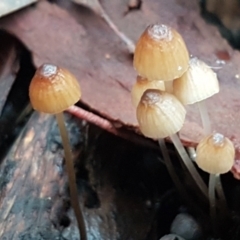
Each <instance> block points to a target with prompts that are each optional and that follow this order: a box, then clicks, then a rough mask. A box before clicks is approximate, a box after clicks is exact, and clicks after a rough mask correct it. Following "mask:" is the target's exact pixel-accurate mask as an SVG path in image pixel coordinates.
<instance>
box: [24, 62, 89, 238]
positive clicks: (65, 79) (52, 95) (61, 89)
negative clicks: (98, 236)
mask: <svg viewBox="0 0 240 240" xmlns="http://www.w3.org/2000/svg"><path fill="white" fill-rule="evenodd" d="M29 97H30V101H31V104H32V106H33V108H34V109H35V110H36V111H39V112H43V113H49V114H55V116H56V118H57V122H58V126H59V130H60V134H61V137H62V142H63V148H64V153H65V162H66V168H67V174H68V178H69V188H70V199H71V204H72V207H73V209H74V212H75V215H76V219H77V223H78V227H79V231H80V238H81V240H86V239H87V235H86V228H85V223H84V219H83V215H82V212H81V208H80V206H79V202H78V192H77V186H76V177H75V171H74V165H73V159H72V153H71V149H70V145H69V139H68V134H67V130H66V126H65V124H64V116H63V111H64V110H66V109H67V108H68V107H70V106H71V105H73V104H75V103H76V102H78V101H79V99H80V97H81V90H80V86H79V83H78V81H77V79H76V78H75V77H74V76H73V75H72V74H71V73H70V72H69V71H68V70H67V69H63V68H59V67H57V66H55V65H52V64H43V65H42V66H40V67H39V68H38V69H37V71H36V73H35V75H34V77H33V79H32V81H31V84H30V87H29Z"/></svg>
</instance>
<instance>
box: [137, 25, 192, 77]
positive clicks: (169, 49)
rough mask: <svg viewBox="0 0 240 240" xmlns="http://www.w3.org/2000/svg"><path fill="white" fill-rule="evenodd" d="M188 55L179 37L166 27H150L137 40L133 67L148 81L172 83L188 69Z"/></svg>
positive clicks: (174, 31) (175, 32)
mask: <svg viewBox="0 0 240 240" xmlns="http://www.w3.org/2000/svg"><path fill="white" fill-rule="evenodd" d="M188 61H189V54H188V50H187V48H186V45H185V43H184V41H183V39H182V37H181V35H180V34H179V33H178V32H177V31H176V30H174V29H172V28H170V27H168V26H166V25H157V24H156V25H150V26H149V27H147V29H146V30H145V31H144V33H143V34H142V36H141V37H140V38H139V40H138V42H137V45H136V50H135V54H134V60H133V65H134V67H135V69H136V71H137V72H138V74H139V75H140V76H142V77H146V78H148V79H149V80H162V81H172V80H173V79H175V78H178V77H180V76H182V74H183V73H184V72H185V71H186V70H187V68H188Z"/></svg>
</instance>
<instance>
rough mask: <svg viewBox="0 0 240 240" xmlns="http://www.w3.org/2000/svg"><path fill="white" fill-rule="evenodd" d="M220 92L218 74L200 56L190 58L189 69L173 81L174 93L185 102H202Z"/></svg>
mask: <svg viewBox="0 0 240 240" xmlns="http://www.w3.org/2000/svg"><path fill="white" fill-rule="evenodd" d="M218 92H219V83H218V79H217V74H216V73H215V72H213V70H212V69H211V68H210V67H209V66H208V65H207V64H206V63H204V62H203V61H201V60H199V59H198V58H192V59H190V61H189V68H188V70H187V71H186V72H185V73H184V74H183V75H182V76H181V77H180V78H178V79H176V80H174V82H173V93H174V95H175V96H176V97H177V98H178V99H179V100H180V101H181V102H182V103H183V104H193V103H196V102H200V101H202V100H205V99H207V98H209V97H211V96H213V95H214V94H216V93H218Z"/></svg>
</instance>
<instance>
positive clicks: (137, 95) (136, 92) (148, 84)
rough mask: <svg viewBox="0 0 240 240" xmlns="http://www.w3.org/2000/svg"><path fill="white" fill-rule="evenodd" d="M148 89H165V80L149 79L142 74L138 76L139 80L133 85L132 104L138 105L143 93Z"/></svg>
mask: <svg viewBox="0 0 240 240" xmlns="http://www.w3.org/2000/svg"><path fill="white" fill-rule="evenodd" d="M147 89H159V90H165V86H164V82H163V81H149V80H148V79H147V78H143V77H141V76H137V80H136V82H135V84H134V85H133V87H132V91H131V97H132V104H133V106H134V107H137V105H138V103H139V101H140V99H141V97H142V95H143V93H144V92H145V91H146V90H147Z"/></svg>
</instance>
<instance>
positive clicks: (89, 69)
mask: <svg viewBox="0 0 240 240" xmlns="http://www.w3.org/2000/svg"><path fill="white" fill-rule="evenodd" d="M101 2H102V4H103V7H104V9H105V10H106V12H107V14H109V16H110V17H111V19H113V21H114V22H115V23H117V25H118V27H119V28H120V29H122V30H123V29H124V31H125V33H126V34H127V35H128V36H130V37H131V38H132V39H134V40H135V41H136V40H137V38H138V37H139V35H140V34H141V32H142V31H143V30H144V29H145V27H146V25H147V24H150V23H155V22H160V23H166V24H168V25H171V26H172V27H175V28H176V29H177V30H178V31H179V32H180V33H181V34H182V35H183V38H184V39H185V41H186V43H187V46H188V48H189V51H190V53H191V54H192V55H194V56H197V57H199V58H201V59H202V60H204V61H206V62H207V63H208V64H209V65H210V66H212V67H216V69H215V70H216V71H217V74H218V76H219V80H220V84H221V91H220V93H219V94H218V95H216V96H214V97H213V98H211V99H209V101H208V102H207V104H208V107H209V112H210V117H211V119H212V126H213V129H214V130H215V131H219V132H222V133H224V134H226V135H227V136H228V137H232V138H233V137H234V138H235V139H236V141H235V142H236V144H238V143H239V142H240V128H239V120H240V113H239V108H240V102H239V99H240V95H239V93H240V80H239V79H240V65H239V62H240V53H239V52H237V51H234V50H233V49H232V48H231V47H230V46H229V45H228V43H227V42H226V40H224V39H223V38H222V37H221V36H220V34H219V32H218V30H217V29H216V28H215V27H213V26H210V25H208V24H206V23H205V22H204V20H203V19H202V18H201V16H200V15H199V13H198V12H199V9H198V6H197V2H195V1H190V2H189V1H186V0H176V1H175V0H161V1H159V0H149V1H143V4H142V6H141V11H133V12H131V13H129V14H127V15H126V16H124V14H123V13H124V11H125V10H126V5H125V4H126V3H125V4H124V3H123V2H122V1H117V0H112V1H101ZM59 4H60V5H61V7H62V8H65V9H66V10H64V9H61V8H60V7H59V6H57V5H54V4H50V3H48V2H40V3H38V4H37V5H36V6H35V7H34V8H28V9H26V10H25V11H22V12H19V13H16V14H15V15H14V16H12V17H11V18H6V19H4V21H1V23H0V26H1V27H3V28H5V29H6V30H8V31H10V32H12V33H13V34H15V35H16V36H17V37H18V38H19V39H21V40H22V41H23V42H24V44H25V45H26V46H27V47H28V48H29V49H30V50H31V51H32V53H33V60H34V62H35V64H36V66H39V65H40V64H42V63H43V62H53V63H55V64H58V65H61V66H63V67H67V68H69V69H70V70H71V71H72V72H73V73H74V74H76V76H77V78H78V79H79V81H80V83H81V86H82V91H83V98H82V101H83V102H84V103H85V104H87V105H88V106H89V107H90V108H91V109H94V110H95V111H97V112H98V113H99V114H101V115H102V116H104V117H106V118H108V119H110V120H114V121H119V122H121V123H123V124H125V125H128V126H137V122H136V117H135V111H134V109H133V107H132V105H131V102H130V89H131V86H132V84H133V83H134V81H135V77H136V73H135V72H134V70H133V67H132V60H131V59H130V57H129V55H128V53H127V52H126V51H125V48H124V46H123V45H122V43H121V42H120V41H119V39H118V38H117V37H116V36H115V35H114V33H113V32H112V31H111V30H110V29H109V27H108V26H107V25H106V24H105V23H104V22H103V21H102V20H101V19H100V18H99V17H98V16H97V15H94V14H93V13H91V12H88V11H87V10H86V9H85V8H82V7H79V6H77V5H74V4H73V3H71V2H68V1H59ZM67 11H69V12H71V16H70V14H69V13H68V12H67ZM219 52H225V53H227V55H228V56H229V60H228V59H227V60H225V61H223V60H222V59H219V58H218V56H219V54H218V53H219ZM200 126H201V125H200V118H199V114H198V111H197V108H195V107H194V106H193V107H189V108H188V117H187V121H186V124H185V127H184V128H183V130H182V131H181V137H182V139H183V140H185V141H186V142H187V143H189V144H190V143H196V142H197V141H198V140H199V138H200V137H201V135H202V130H201V127H200Z"/></svg>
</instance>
